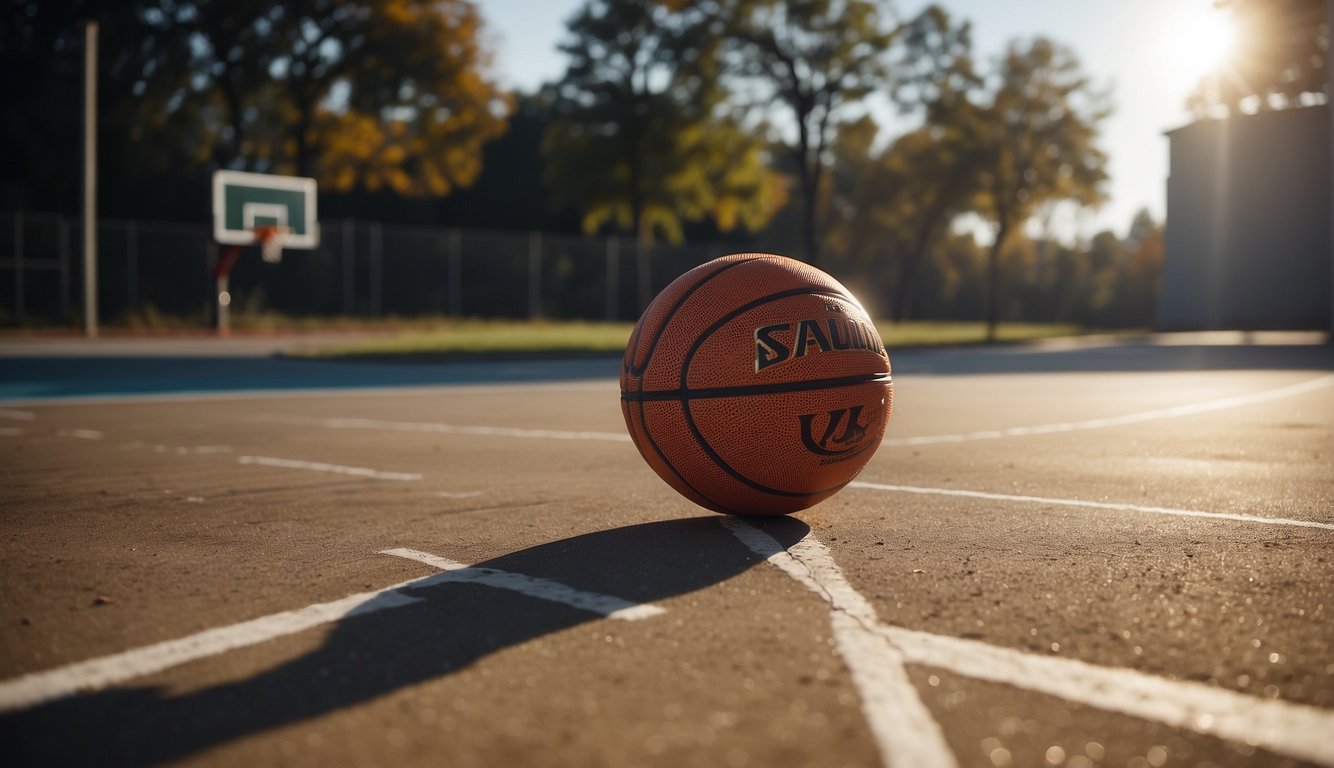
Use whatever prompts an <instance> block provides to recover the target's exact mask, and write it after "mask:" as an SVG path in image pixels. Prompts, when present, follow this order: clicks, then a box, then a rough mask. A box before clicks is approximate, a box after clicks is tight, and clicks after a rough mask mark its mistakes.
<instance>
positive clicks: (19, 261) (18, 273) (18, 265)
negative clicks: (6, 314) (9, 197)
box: [14, 211, 24, 325]
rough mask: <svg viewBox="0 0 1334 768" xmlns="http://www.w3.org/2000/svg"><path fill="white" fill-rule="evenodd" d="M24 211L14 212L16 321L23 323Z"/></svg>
mask: <svg viewBox="0 0 1334 768" xmlns="http://www.w3.org/2000/svg"><path fill="white" fill-rule="evenodd" d="M23 314H24V312H23V212H22V211H15V212H14V322H15V323H16V324H17V325H23Z"/></svg>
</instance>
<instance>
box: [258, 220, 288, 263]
mask: <svg viewBox="0 0 1334 768" xmlns="http://www.w3.org/2000/svg"><path fill="white" fill-rule="evenodd" d="M291 234H292V229H291V227H255V242H256V243H259V255H260V257H261V258H263V259H264V261H265V262H266V263H268V264H277V263H279V262H281V261H282V260H283V246H284V245H286V244H287V238H288V237H290V236H291Z"/></svg>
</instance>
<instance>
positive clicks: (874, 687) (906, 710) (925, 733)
mask: <svg viewBox="0 0 1334 768" xmlns="http://www.w3.org/2000/svg"><path fill="white" fill-rule="evenodd" d="M720 522H721V523H722V524H723V526H724V527H725V528H727V529H728V530H730V531H731V532H732V534H733V535H734V536H736V537H737V538H738V539H740V540H741V542H742V543H743V544H745V545H746V546H747V547H748V548H750V550H751V551H753V552H755V553H756V554H758V555H760V556H761V557H764V558H765V559H766V560H768V561H769V562H770V563H772V564H773V565H775V566H777V567H778V568H780V569H781V570H782V571H783V572H784V573H786V574H787V575H789V576H791V577H792V578H794V579H796V580H797V581H799V582H801V583H802V584H803V585H805V586H806V588H807V589H810V590H811V591H812V592H815V593H816V594H818V595H820V597H822V598H824V600H825V602H827V603H829V607H830V614H829V623H830V626H831V628H832V629H833V633H834V642H835V645H836V647H837V648H838V652H839V654H840V655H841V656H842V657H843V660H844V662H845V663H846V664H847V666H848V671H849V673H850V674H851V675H852V682H853V685H855V686H856V687H857V693H858V694H859V696H860V697H861V700H862V712H863V713H864V714H865V716H866V721H867V724H868V725H869V726H870V728H871V733H872V735H873V736H874V737H875V741H876V745H877V747H879V750H880V757H881V760H882V761H883V763H884V765H885V766H887V768H954V767H955V766H957V765H958V763H956V762H955V760H954V753H953V752H951V751H950V748H949V746H948V745H947V744H946V743H945V735H944V733H942V732H941V730H940V725H939V724H938V723H936V721H935V719H934V718H933V717H932V716H931V713H930V712H929V711H928V710H927V708H926V705H925V704H923V703H922V700H921V698H919V697H918V695H917V689H916V688H915V687H913V684H912V681H911V680H910V679H909V678H908V673H907V671H905V670H904V668H903V663H904V657H903V654H902V653H901V652H900V651H899V649H898V648H895V647H894V644H893V643H891V642H888V640H887V639H886V638H885V637H884V636H883V635H881V634H880V633H879V631H878V625H879V619H878V618H877V617H876V613H875V608H873V607H872V606H871V604H870V603H869V602H868V601H867V600H866V598H864V597H862V596H861V594H859V593H858V592H857V591H856V590H855V589H853V588H852V585H851V584H849V583H848V581H847V579H845V578H843V574H842V572H841V571H839V569H838V565H837V564H836V563H835V562H834V559H833V557H831V556H830V555H829V550H828V549H827V548H826V547H825V545H824V544H822V543H821V542H820V541H819V540H817V539H816V538H814V537H813V536H807V537H806V538H804V539H802V540H801V541H799V542H797V543H796V544H794V545H793V546H792V548H791V549H790V550H785V549H783V546H782V545H781V544H779V543H778V542H777V541H776V540H775V539H774V538H773V537H772V536H770V535H769V534H767V533H764V532H763V531H761V530H759V529H758V528H756V527H754V526H753V525H751V524H750V523H747V522H745V521H742V520H739V519H737V518H734V517H727V518H723V519H722V520H721V521H720Z"/></svg>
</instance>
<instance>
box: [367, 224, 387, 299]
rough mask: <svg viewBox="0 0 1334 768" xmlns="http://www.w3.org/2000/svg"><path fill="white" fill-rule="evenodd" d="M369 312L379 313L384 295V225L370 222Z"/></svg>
mask: <svg viewBox="0 0 1334 768" xmlns="http://www.w3.org/2000/svg"><path fill="white" fill-rule="evenodd" d="M370 289H371V314H372V315H379V314H380V312H381V311H382V309H383V300H384V296H382V295H381V294H383V293H384V225H382V224H381V223H380V222H378V221H377V222H374V223H372V224H371V285H370Z"/></svg>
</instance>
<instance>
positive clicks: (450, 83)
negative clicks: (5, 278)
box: [121, 0, 509, 196]
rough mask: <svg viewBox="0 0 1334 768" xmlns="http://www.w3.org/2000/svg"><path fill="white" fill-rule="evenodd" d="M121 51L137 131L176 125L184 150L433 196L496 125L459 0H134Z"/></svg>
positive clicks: (469, 8) (456, 177) (473, 169)
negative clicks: (132, 32) (184, 127)
mask: <svg viewBox="0 0 1334 768" xmlns="http://www.w3.org/2000/svg"><path fill="white" fill-rule="evenodd" d="M129 16H130V18H131V20H132V21H133V22H134V23H135V24H137V25H138V26H139V27H140V28H141V35H140V37H139V39H138V40H135V41H134V42H133V43H125V44H123V50H122V51H121V55H122V56H123V58H125V59H126V62H125V64H124V66H123V69H124V70H125V73H124V75H123V77H122V78H121V79H122V80H123V84H124V85H123V90H126V91H128V92H129V93H131V94H133V95H134V97H135V98H133V99H131V100H129V101H130V103H131V105H132V107H131V108H132V109H133V110H134V111H135V112H134V114H133V115H131V122H134V123H137V124H138V125H140V126H141V128H139V129H138V130H139V132H140V133H141V135H140V136H139V137H138V138H139V139H140V140H145V139H148V138H149V136H150V135H152V136H153V137H154V138H155V139H156V140H157V141H159V142H160V141H161V140H162V139H163V138H166V137H164V136H162V135H160V134H156V133H155V132H156V131H159V130H160V129H161V128H162V127H163V126H164V125H165V124H167V123H168V122H170V121H173V120H175V121H176V122H177V123H178V124H188V125H189V126H190V130H189V131H180V130H178V131H176V132H174V133H172V134H171V135H170V137H169V138H170V139H172V140H173V141H177V142H186V143H187V144H188V145H189V150H190V151H189V154H190V156H192V157H194V158H196V159H197V160H199V161H200V162H205V161H211V162H212V163H213V164H215V165H221V166H226V167H235V168H244V169H249V170H261V171H269V172H277V173H297V174H300V175H315V176H318V177H319V178H320V179H321V181H323V182H325V183H326V184H328V185H330V186H331V187H332V188H334V189H337V190H348V189H351V188H353V187H354V186H364V187H366V188H367V189H370V190H376V189H380V188H388V189H392V190H394V191H395V192H397V193H399V194H402V195H412V196H427V195H429V196H443V195H445V194H448V193H449V192H450V191H451V190H453V189H456V188H458V187H462V186H467V185H469V184H471V183H472V182H473V181H474V180H475V179H476V177H477V175H478V174H479V173H480V171H481V167H480V156H481V149H482V146H483V145H484V144H485V143H486V142H488V141H490V140H492V139H494V138H496V137H497V136H499V135H500V134H501V133H503V132H504V129H505V116H506V114H507V113H508V111H509V102H508V98H507V96H506V95H505V94H504V93H502V92H501V91H500V90H499V89H497V88H496V87H495V86H494V85H493V84H492V83H491V82H490V81H489V80H488V79H487V77H486V74H485V70H486V67H487V65H488V61H489V59H488V53H487V52H486V51H485V49H484V48H483V47H482V44H481V26H482V20H481V17H480V16H479V14H478V12H477V9H476V7H475V6H474V5H473V3H471V2H469V1H468V0H291V1H290V2H285V3H271V2H262V1H261V0H142V1H141V2H139V3H136V4H135V7H134V9H133V12H132V13H131V14H130V15H129Z"/></svg>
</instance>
